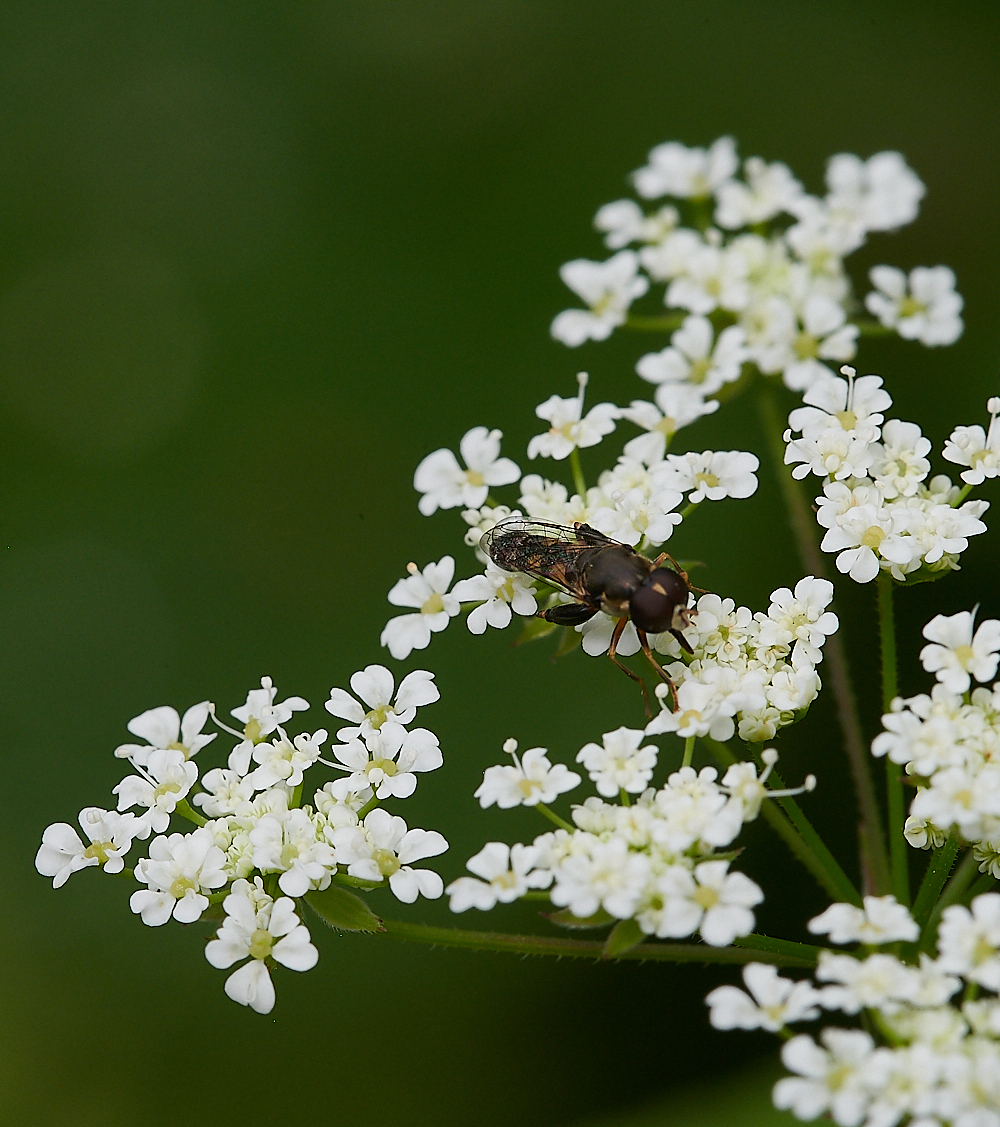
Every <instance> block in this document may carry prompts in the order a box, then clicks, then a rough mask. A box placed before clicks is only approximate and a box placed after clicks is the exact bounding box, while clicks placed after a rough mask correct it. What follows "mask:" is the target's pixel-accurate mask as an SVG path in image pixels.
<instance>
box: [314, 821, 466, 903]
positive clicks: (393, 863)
mask: <svg viewBox="0 0 1000 1127" xmlns="http://www.w3.org/2000/svg"><path fill="white" fill-rule="evenodd" d="M332 840H333V843H334V846H335V847H336V850H337V861H338V863H339V864H341V865H347V872H348V874H349V875H350V876H352V877H359V878H360V879H361V880H370V881H382V880H385V879H386V878H388V881H389V888H390V889H391V890H392V894H393V895H394V896H395V897H396V899H397V900H401V901H402V902H403V903H404V904H412V903H413V902H414V901H415V900H416V899H417V897H418V896H426V897H427V898H428V899H429V900H436V899H437V898H438V897H439V896H440V895H441V893H442V892H443V891H444V886H443V882H442V880H441V878H440V877H439V876H438V874H437V873H435V872H433V871H432V870H430V869H414V868H412V867H411V864H410V863H411V862H412V861H419V860H422V859H423V858H425V857H437V856H438V855H439V854H441V853H444V851H445V850H446V849H447V848H448V842H447V841H445V839H444V838H443V837H442V836H441V834H439V833H438V832H437V831H436V830H416V829H414V830H407V828H406V823H405V822H404V821H403V819H402V818H399V817H393V815H391V814H390V813H389V812H388V811H386V810H373V811H372V812H371V813H370V814H369V815H368V817H367V818H365V820H364V822H362V823H361V825H359V826H354V827H345V828H343V829H339V830H336V831H335V832H334V834H333V837H332Z"/></svg>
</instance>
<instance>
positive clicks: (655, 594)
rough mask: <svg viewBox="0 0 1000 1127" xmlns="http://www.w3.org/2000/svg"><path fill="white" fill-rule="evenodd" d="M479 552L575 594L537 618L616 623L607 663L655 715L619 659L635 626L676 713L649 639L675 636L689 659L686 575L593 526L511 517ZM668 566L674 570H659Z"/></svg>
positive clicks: (486, 538) (501, 565)
mask: <svg viewBox="0 0 1000 1127" xmlns="http://www.w3.org/2000/svg"><path fill="white" fill-rule="evenodd" d="M479 545H480V547H481V548H482V550H483V551H484V552H485V553H486V555H487V556H489V558H490V559H491V560H492V561H493V562H494V563H495V564H496V565H497V567H499V568H502V569H503V570H504V571H520V572H523V573H524V574H526V575H533V576H534V577H535V578H536V579H542V580H544V581H545V582H546V583H551V584H553V586H556V587H559V588H561V589H562V590H563V591H565V592H566V594H568V595H572V596H573V599H574V601H573V602H572V603H563V604H561V605H560V606H554V607H549V609H548V610H543V611H539V612H538V614H537V617H538V618H544V619H545V620H546V621H547V622H554V623H556V624H557V625H559V626H579V625H580V624H581V623H584V622H587V621H588V620H589V619H591V618H593V617H594V615H595V614H597V613H598V611H602V610H603V611H604V612H605V613H607V614H610V615H611V616H612V617H614V618H617V619H618V622H617V624H616V626H615V629H614V633H613V634H612V635H611V645H610V646H609V648H608V657H610V658H611V660H612V661H613V662H614V663H615V665H617V666H618V668H619V669H622V670H624V671H625V673H627V674H628V676H629V677H631V678H632V680H633V681H638V683H639V686H640V688H641V689H642V695H643V699H644V700H645V702H646V711H647V713H648V712H649V694H648V693H647V692H646V686H645V683H644V682H643V680H642V678H641V677H640V676H639V675H638V674H637V673H634V672H633V671H632V670H631V669H629V668H627V667H626V666H625V665H623V664H622V663H621V662H620V661H619V660H618V657H617V651H618V643H619V641H620V640H621V636H622V632H623V631H624V629H625V627H626V626H627V625H628V622H629V620H630V619H631V621H632V623H633V624H634V625H635V628H636V633H637V634H638V635H639V645H640V646H641V647H642V652H643V653H644V654H645V655H646V657H647V658H648V659H649V661H650V663H651V664H652V666H653V668H654V669H655V670H656V672H657V674H658V675H659V676H660V677H662V678H663V680H664V681H665V682H666V683H667V684H668V685H669V686H670V692H671V696H672V698H673V704H674V709H675V710H676V707H677V690H676V689H675V687H674V683H673V681H672V680H671V679H670V677H669V676H668V674H667V673H666V672H665V671H664V669H663V668H662V667H661V666H660V664H659V662H658V661H657V660H656V658H655V657H653V654H652V651H651V650H650V648H649V639H648V638H647V634H661V633H663V632H664V631H669V632H670V633H671V634H673V636H674V637H675V638H676V639H677V641H678V642H679V643H680V645H681V646H683V648H684V649H685V650H687V652H688V653H691V646H690V645H689V643H688V641H687V639H686V638H685V637H684V635H683V634H682V633H681V631H682V630H683V628H684V627H685V626H687V625H688V623H689V622H690V621H691V616H692V614H693V613H694V612H693V611H692V610H690V609H689V608H688V596H689V595H690V593H691V591H692V590H694V589H695V588H692V587H691V585H690V584H689V583H688V577H687V573H686V572H685V571H683V570H681V568H680V566H679V565H678V564H677V563H676V561H675V560H674V559H673V558H672V557H671V556H670V555H668V553H666V552H662V553H661V554H660V555H659V556H657V557H656V559H655V560H649V559H647V558H646V557H645V556H641V555H639V553H638V552H637V551H636V550H635V549H634V548H631V547H629V545H628V544H621V543H619V542H618V541H617V540H612V539H610V538H609V537H607V536H605V535H604V534H603V533H602V532H598V531H597V529H596V528H591V527H590V525H589V524H580V523H577V524H574V525H573V526H572V527H569V526H567V525H561V524H552V523H550V522H549V521H543V520H521V519H520V518H517V517H515V518H513V519H510V520H506V521H503V522H501V523H500V524H498V525H495V526H494V527H493V528H491V529H490V530H489V531H488V532H486V533H484V534H483V537H482V539H481V540H480V541H479ZM665 560H669V562H670V563H671V564H672V565H673V566H672V567H670V568H668V567H663V566H661V565H662V564H663V562H664V561H665Z"/></svg>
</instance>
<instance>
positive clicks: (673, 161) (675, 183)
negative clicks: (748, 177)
mask: <svg viewBox="0 0 1000 1127" xmlns="http://www.w3.org/2000/svg"><path fill="white" fill-rule="evenodd" d="M647 159H648V161H649V163H648V164H647V165H646V166H645V167H644V168H640V169H639V170H638V171H637V172H634V173H633V174H632V179H633V181H634V183H635V189H636V191H637V192H638V193H639V195H640V196H643V197H645V198H646V199H655V198H656V197H657V196H677V197H679V198H681V199H695V198H698V197H701V196H707V195H710V194H711V193H712V192H713V191H715V189H716V188H718V187H719V185H720V184H723V183H725V182H726V181H727V180H729V179H730V178H731V177H732V176H733V175H734V173H735V172H736V169H737V168H738V167H739V159H738V158H737V156H736V142H735V141H734V140H733V139H732V137H720V138H719V139H718V140H717V141H716V142H714V144H713V145H712V146H711V148H709V149H694V148H692V149H689V148H688V147H687V146H686V145H681V144H679V143H678V142H677V141H667V142H666V143H665V144H662V145H657V146H656V148H654V149H651V150H650V152H649V157H648V158H647Z"/></svg>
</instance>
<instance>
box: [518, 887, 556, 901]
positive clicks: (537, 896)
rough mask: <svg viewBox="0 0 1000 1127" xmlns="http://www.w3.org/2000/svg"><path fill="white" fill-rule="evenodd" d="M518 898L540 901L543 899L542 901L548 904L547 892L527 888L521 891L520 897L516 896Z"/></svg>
mask: <svg viewBox="0 0 1000 1127" xmlns="http://www.w3.org/2000/svg"><path fill="white" fill-rule="evenodd" d="M518 899H520V900H540V901H543V902H544V903H546V904H548V903H549V894H548V893H547V892H544V891H535V890H529V891H528V892H522V893H521V895H520V897H518Z"/></svg>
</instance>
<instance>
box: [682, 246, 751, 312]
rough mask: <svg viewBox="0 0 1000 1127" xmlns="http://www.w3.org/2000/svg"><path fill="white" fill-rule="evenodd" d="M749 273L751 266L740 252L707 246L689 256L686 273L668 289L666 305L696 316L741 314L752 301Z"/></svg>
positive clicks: (699, 248)
mask: <svg viewBox="0 0 1000 1127" xmlns="http://www.w3.org/2000/svg"><path fill="white" fill-rule="evenodd" d="M748 272H749V263H748V262H747V260H746V258H745V257H744V256H743V255H742V254H740V253H739V252H738V251H736V250H734V249H733V248H730V247H721V246H715V245H713V244H712V243H705V244H704V245H702V246H700V247H698V248H697V249H696V250H695V251H694V252H693V253H692V254H690V255H689V256H688V258H687V261H686V262H685V264H684V272H683V273H681V274H678V275H677V277H676V278H674V280H673V281H672V282H671V283H670V285H669V286H668V287H667V292H666V295H665V296H664V301H665V302H666V304H667V305H668V306H670V307H671V308H677V307H679V308H681V309H688V310H690V311H691V312H692V313H701V314H706V313H711V312H712V311H713V310H715V309H720V308H721V309H726V310H729V311H731V312H739V311H740V310H743V309H745V308H746V306H747V304H748V303H749V301H750V286H749V284H748V282H747V274H748Z"/></svg>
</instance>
